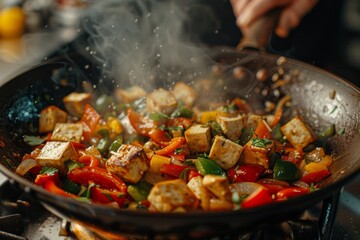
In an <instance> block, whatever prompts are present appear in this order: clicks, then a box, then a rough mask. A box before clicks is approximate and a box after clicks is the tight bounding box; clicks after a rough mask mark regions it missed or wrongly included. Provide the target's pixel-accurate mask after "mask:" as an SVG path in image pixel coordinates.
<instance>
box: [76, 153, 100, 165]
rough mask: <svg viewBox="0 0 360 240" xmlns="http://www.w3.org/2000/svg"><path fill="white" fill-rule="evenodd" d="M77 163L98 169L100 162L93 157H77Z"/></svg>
mask: <svg viewBox="0 0 360 240" xmlns="http://www.w3.org/2000/svg"><path fill="white" fill-rule="evenodd" d="M78 162H79V163H82V164H84V165H86V166H89V167H99V166H100V160H99V159H98V158H97V157H95V156H93V155H83V156H81V157H79V159H78Z"/></svg>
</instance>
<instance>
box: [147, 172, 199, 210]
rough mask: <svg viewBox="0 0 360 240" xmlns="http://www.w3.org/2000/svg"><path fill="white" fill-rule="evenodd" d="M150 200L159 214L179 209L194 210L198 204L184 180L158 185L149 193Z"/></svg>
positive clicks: (159, 183) (168, 181) (169, 181)
mask: <svg viewBox="0 0 360 240" xmlns="http://www.w3.org/2000/svg"><path fill="white" fill-rule="evenodd" d="M148 200H149V202H150V204H151V206H152V207H154V208H155V209H156V210H157V211H159V212H171V211H173V210H174V209H176V208H178V207H185V208H192V207H193V206H195V204H196V203H197V199H196V197H195V195H194V194H193V193H192V191H191V190H190V189H189V188H188V186H187V185H186V183H185V181H184V180H183V179H175V180H167V181H163V182H158V183H156V184H155V185H154V186H153V188H152V189H151V191H150V193H149V196H148Z"/></svg>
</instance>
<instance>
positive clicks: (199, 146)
mask: <svg viewBox="0 0 360 240" xmlns="http://www.w3.org/2000/svg"><path fill="white" fill-rule="evenodd" d="M185 138H186V142H187V143H188V145H189V148H190V151H191V152H194V153H204V152H208V151H209V150H210V140H211V132H210V127H208V126H203V125H200V124H196V125H192V126H191V127H189V128H188V129H187V130H186V131H185Z"/></svg>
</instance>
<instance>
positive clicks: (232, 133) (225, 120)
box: [216, 115, 244, 141]
mask: <svg viewBox="0 0 360 240" xmlns="http://www.w3.org/2000/svg"><path fill="white" fill-rule="evenodd" d="M216 121H217V122H218V123H219V125H220V127H221V130H222V131H223V132H224V134H225V135H226V137H227V138H228V139H230V140H231V141H236V140H238V139H239V137H240V136H241V130H242V129H243V127H244V119H243V117H242V116H241V115H238V116H236V117H224V116H221V115H218V116H217V117H216Z"/></svg>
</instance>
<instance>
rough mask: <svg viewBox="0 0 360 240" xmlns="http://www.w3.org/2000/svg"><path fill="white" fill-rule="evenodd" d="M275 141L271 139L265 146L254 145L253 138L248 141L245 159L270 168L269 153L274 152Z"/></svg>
mask: <svg viewBox="0 0 360 240" xmlns="http://www.w3.org/2000/svg"><path fill="white" fill-rule="evenodd" d="M273 148H274V143H273V141H270V142H269V143H268V144H266V146H265V147H259V146H254V145H253V144H252V139H251V140H250V141H249V142H247V143H246V144H245V146H244V150H243V161H244V163H247V164H258V165H262V166H264V168H266V169H268V168H269V164H270V161H269V154H270V153H271V152H273Z"/></svg>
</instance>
